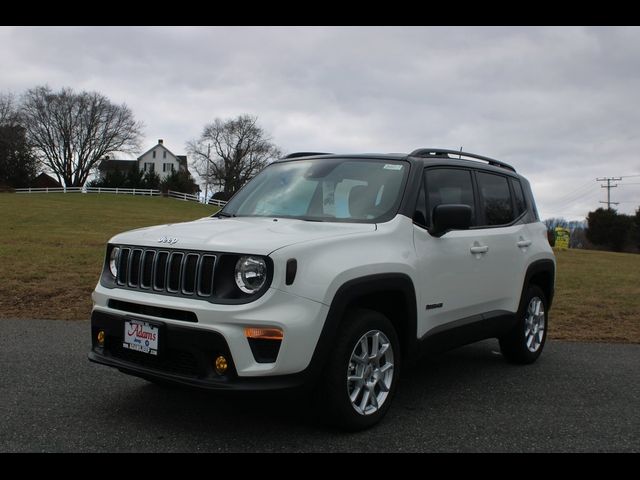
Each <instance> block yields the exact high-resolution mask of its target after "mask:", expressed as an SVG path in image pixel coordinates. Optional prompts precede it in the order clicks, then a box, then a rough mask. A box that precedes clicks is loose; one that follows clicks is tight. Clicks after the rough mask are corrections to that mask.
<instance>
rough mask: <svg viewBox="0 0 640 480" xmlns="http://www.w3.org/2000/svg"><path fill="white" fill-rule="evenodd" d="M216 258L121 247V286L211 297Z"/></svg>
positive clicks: (119, 277)
mask: <svg viewBox="0 0 640 480" xmlns="http://www.w3.org/2000/svg"><path fill="white" fill-rule="evenodd" d="M215 263H216V256H215V255H211V254H206V253H196V252H181V251H167V250H157V249H154V248H136V247H120V254H119V257H118V277H117V279H116V280H117V283H118V285H121V286H126V287H129V288H139V289H141V290H150V291H156V292H166V293H175V294H181V295H195V296H200V297H210V296H211V295H212V294H213V275H214V269H215Z"/></svg>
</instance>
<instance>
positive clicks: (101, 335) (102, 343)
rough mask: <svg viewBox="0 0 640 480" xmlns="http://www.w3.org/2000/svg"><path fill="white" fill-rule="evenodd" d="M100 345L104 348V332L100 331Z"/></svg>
mask: <svg viewBox="0 0 640 480" xmlns="http://www.w3.org/2000/svg"><path fill="white" fill-rule="evenodd" d="M98 345H100V346H101V347H103V346H104V330H100V331H99V332H98Z"/></svg>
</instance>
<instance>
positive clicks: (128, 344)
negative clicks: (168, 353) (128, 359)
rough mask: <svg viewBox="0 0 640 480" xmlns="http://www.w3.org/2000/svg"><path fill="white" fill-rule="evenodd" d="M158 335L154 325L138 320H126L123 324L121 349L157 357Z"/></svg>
mask: <svg viewBox="0 0 640 480" xmlns="http://www.w3.org/2000/svg"><path fill="white" fill-rule="evenodd" d="M159 333H160V332H159V330H158V327H157V326H156V325H152V324H150V323H147V322H142V321H140V320H127V321H125V322H124V339H123V342H122V347H123V348H127V349H129V350H136V351H138V352H142V353H148V354H150V355H158V337H159Z"/></svg>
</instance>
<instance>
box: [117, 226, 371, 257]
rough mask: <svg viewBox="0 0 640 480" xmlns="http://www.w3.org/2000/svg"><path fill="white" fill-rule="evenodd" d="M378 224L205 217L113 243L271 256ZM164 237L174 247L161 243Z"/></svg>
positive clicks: (130, 233) (131, 233)
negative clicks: (283, 250) (302, 244)
mask: <svg viewBox="0 0 640 480" xmlns="http://www.w3.org/2000/svg"><path fill="white" fill-rule="evenodd" d="M375 230H376V225H375V224H370V223H337V222H307V221H304V220H295V219H289V218H278V219H274V218H264V217H236V218H219V217H205V218H201V219H200V220H195V221H192V222H185V223H172V224H167V225H158V226H155V227H148V228H139V229H137V230H130V231H128V232H124V233H121V234H119V235H116V236H115V237H113V238H112V239H111V240H110V243H121V244H128V245H140V246H146V247H169V248H179V249H187V250H209V251H215V252H232V253H252V254H256V255H268V254H270V253H271V252H273V251H274V250H277V249H279V248H282V247H286V246H287V245H293V244H295V243H301V242H307V241H310V240H318V239H322V238H327V237H335V236H340V235H352V234H355V233H363V232H373V231H375ZM163 237H167V238H170V239H177V242H176V243H174V244H171V245H169V244H166V243H159V242H158V240H160V239H161V238H163Z"/></svg>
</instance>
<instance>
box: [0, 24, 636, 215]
mask: <svg viewBox="0 0 640 480" xmlns="http://www.w3.org/2000/svg"><path fill="white" fill-rule="evenodd" d="M0 66H1V67H0V68H1V70H0V72H1V73H0V92H7V91H9V92H14V93H16V94H19V93H20V92H22V91H24V90H25V89H27V88H30V87H33V86H35V85H41V84H48V85H49V86H51V87H52V88H54V89H58V88H60V87H63V86H70V87H72V88H74V89H78V90H82V89H84V90H97V91H100V92H102V93H104V94H106V95H107V96H108V97H110V98H111V100H113V101H115V102H118V103H126V104H128V105H129V106H130V107H131V108H132V110H133V111H134V113H135V115H136V118H137V119H138V120H142V121H143V122H144V124H145V125H146V127H145V141H144V145H145V147H146V148H148V147H151V146H152V145H153V144H154V143H155V142H156V141H157V139H158V138H163V139H164V141H165V145H166V146H167V147H168V148H169V149H170V150H172V151H173V152H174V153H176V154H183V153H184V152H185V142H186V141H187V140H189V139H192V138H196V137H197V136H198V135H199V134H200V132H201V130H202V127H203V126H204V124H205V123H207V122H209V121H211V120H213V119H214V118H216V117H220V118H227V117H231V116H235V115H239V114H243V113H249V114H252V115H257V116H258V117H259V119H260V123H261V125H262V126H263V127H264V128H265V130H267V132H269V133H270V134H271V136H272V137H273V140H274V141H275V143H276V144H277V145H279V146H280V147H281V148H282V149H283V150H285V151H288V152H293V151H296V150H319V151H330V152H408V151H411V150H412V149H414V148H418V147H441V148H452V149H459V148H460V146H463V147H464V149H465V150H467V151H470V152H475V153H479V154H483V155H487V156H491V157H495V158H498V159H502V160H504V161H507V162H509V163H511V164H513V165H514V166H515V167H516V169H517V170H518V171H520V172H521V173H523V174H524V175H525V176H527V177H528V178H529V179H530V180H531V182H532V184H533V188H534V193H535V194H536V197H537V200H538V207H539V210H540V211H541V215H542V216H543V217H544V218H547V217H551V216H564V217H565V218H570V219H582V218H584V216H585V215H586V213H587V212H588V211H589V210H592V209H594V208H596V207H597V206H598V205H599V204H598V201H600V200H605V199H606V190H605V189H602V188H600V187H599V183H598V182H596V181H595V179H596V177H604V176H609V177H611V176H616V177H619V176H625V177H626V178H623V180H622V181H621V182H617V183H618V185H619V186H618V187H617V188H615V189H613V190H612V200H614V201H619V202H620V205H619V206H618V209H619V211H621V212H625V213H632V212H633V211H634V210H635V209H636V208H637V207H638V206H640V29H639V28H581V27H571V28H560V27H554V28H467V27H457V28H450V27H439V28H427V27H411V28H396V27H394V28H379V27H376V28H365V27H335V28H320V27H318V28H315V27H314V28H309V27H304V28H302V27H301V28H275V27H264V28H253V27H252V28H241V27H224V28H215V27H205V28H195V27H176V28H169V27H143V28H138V27H118V28H109V27H85V28H79V27H60V28H49V27H34V28H25V27H0ZM146 148H145V149H146ZM634 175H635V176H634Z"/></svg>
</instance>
